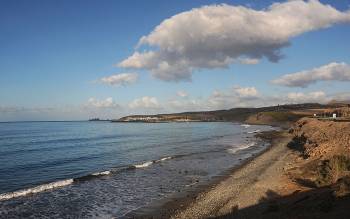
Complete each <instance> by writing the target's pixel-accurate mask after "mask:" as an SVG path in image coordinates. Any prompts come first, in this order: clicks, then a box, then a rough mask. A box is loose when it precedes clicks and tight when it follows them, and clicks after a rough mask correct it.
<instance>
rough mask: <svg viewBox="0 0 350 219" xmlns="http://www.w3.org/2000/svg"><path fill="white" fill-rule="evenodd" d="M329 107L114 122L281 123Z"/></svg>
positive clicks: (185, 114)
mask: <svg viewBox="0 0 350 219" xmlns="http://www.w3.org/2000/svg"><path fill="white" fill-rule="evenodd" d="M328 108H330V106H328V105H322V104H318V103H304V104H289V105H278V106H270V107H260V108H232V109H229V110H216V111H200V112H183V113H172V114H157V115H130V116H126V117H122V118H120V119H117V120H113V121H114V122H186V121H205V122H208V121H209V122H210V121H235V122H248V123H253V124H272V125H281V124H285V122H295V121H297V120H298V119H300V118H302V117H304V116H310V115H313V114H314V113H317V112H323V111H324V110H325V109H328Z"/></svg>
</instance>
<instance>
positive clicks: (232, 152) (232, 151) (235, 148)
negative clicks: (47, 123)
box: [227, 142, 256, 154]
mask: <svg viewBox="0 0 350 219" xmlns="http://www.w3.org/2000/svg"><path fill="white" fill-rule="evenodd" d="M254 145H256V142H250V143H247V144H241V145H239V146H238V147H234V148H230V149H227V151H228V152H229V153H231V154H234V153H236V152H237V151H240V150H243V149H247V148H250V147H253V146H254Z"/></svg>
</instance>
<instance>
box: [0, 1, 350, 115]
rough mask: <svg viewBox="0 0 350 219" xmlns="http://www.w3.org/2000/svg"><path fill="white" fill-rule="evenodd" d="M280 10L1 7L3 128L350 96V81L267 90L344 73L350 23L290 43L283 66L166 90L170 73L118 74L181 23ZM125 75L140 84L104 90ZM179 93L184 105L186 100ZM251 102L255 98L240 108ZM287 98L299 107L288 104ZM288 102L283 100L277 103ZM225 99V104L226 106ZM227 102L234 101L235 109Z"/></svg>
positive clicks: (157, 4)
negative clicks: (185, 15) (152, 38)
mask: <svg viewBox="0 0 350 219" xmlns="http://www.w3.org/2000/svg"><path fill="white" fill-rule="evenodd" d="M275 2H276V1H243V0H241V1H187V0H180V1H171V2H169V1H153V0H150V1H108V0H105V1H68V0H67V1H65V0H62V1H25V0H22V1H16V0H14V1H12V0H11V1H10V0H9V1H4V0H1V1H0V31H1V34H0V48H1V49H0V76H1V80H0V121H8V120H66V119H86V118H89V117H93V116H98V117H101V118H115V117H119V116H123V115H127V114H129V113H158V112H177V111H186V110H199V109H206V108H207V109H219V108H233V107H236V106H260V105H263V104H264V103H265V104H267V105H269V104H274V103H277V102H278V103H280V102H281V103H284V102H286V103H287V102H303V101H308V100H313V101H314V99H312V98H311V99H310V98H309V97H308V96H307V95H308V94H310V93H312V92H324V94H322V95H316V96H317V97H319V98H320V102H322V101H327V100H329V99H332V98H337V97H338V96H337V95H340V94H342V95H343V96H344V95H345V94H344V93H347V92H350V86H349V81H347V80H337V79H333V80H322V79H319V80H318V81H316V82H315V83H311V84H309V85H308V86H307V87H300V86H294V85H293V86H283V85H281V84H273V83H271V81H272V80H275V79H277V78H280V77H282V76H283V75H285V74H291V73H297V72H300V71H306V70H311V69H314V68H318V67H322V66H325V65H327V64H329V63H332V62H336V63H343V64H345V65H346V66H345V67H344V69H345V70H344V71H347V69H348V68H347V67H348V66H347V64H348V63H350V44H349V43H348V39H350V25H349V24H350V22H349V21H350V19H349V20H346V19H345V21H343V20H342V21H340V22H334V23H332V24H331V25H328V26H327V28H326V27H321V28H315V30H312V31H311V30H310V31H309V30H305V31H304V32H302V33H300V34H297V35H296V36H294V35H293V36H291V37H289V38H288V40H287V42H288V43H289V46H281V48H280V51H281V53H282V54H283V58H281V59H280V60H279V61H278V62H277V63H274V62H271V61H269V60H268V59H267V58H266V57H265V56H263V57H262V58H261V59H260V58H259V63H257V64H254V65H251V64H249V65H247V64H241V63H238V62H235V61H233V62H232V63H230V64H229V65H228V66H224V67H218V68H212V67H202V66H200V67H198V66H197V65H195V64H193V65H195V66H194V70H193V71H192V70H191V72H190V73H188V72H187V73H184V74H185V76H184V78H183V77H182V78H180V79H176V80H170V81H169V80H164V79H162V77H163V75H164V74H166V73H164V72H162V73H161V75H162V76H160V77H158V76H155V74H152V71H153V70H152V69H150V68H148V67H142V68H136V69H135V68H129V67H126V68H125V67H120V66H119V67H118V66H117V64H118V63H121V62H122V61H123V60H125V59H127V58H128V57H130V56H131V55H132V54H133V53H134V52H135V51H140V52H143V51H144V50H151V51H152V50H154V51H157V50H158V49H157V48H155V49H154V48H153V46H154V45H146V46H145V47H142V48H140V49H135V47H136V45H137V44H138V41H139V40H140V38H141V37H142V36H147V35H148V34H150V33H151V32H152V31H153V30H154V29H155V27H156V26H158V25H159V24H161V23H162V22H163V21H164V20H165V19H167V18H170V17H172V16H174V15H176V14H179V13H181V12H188V11H190V10H191V9H193V8H200V7H202V6H205V5H214V4H222V3H226V4H227V5H226V6H229V7H231V6H233V7H235V6H242V7H245V8H249V9H250V10H254V11H261V10H268V9H267V8H268V7H269V6H270V5H271V4H272V3H275ZM320 2H321V3H320V4H322V5H326V4H330V5H331V6H332V7H334V8H335V9H336V10H338V12H340V13H347V12H345V11H347V10H349V5H350V1H340V0H339V1H320ZM282 3H284V1H283V2H282ZM315 13H316V12H315ZM295 16H298V15H297V12H295ZM193 19H196V18H193ZM317 19H321V18H317ZM189 22H191V21H189ZM194 27H195V26H194ZM246 28H254V26H249V25H248V26H247V27H246ZM276 28H277V27H276ZM194 29H195V28H194ZM186 31H187V32H191V31H192V30H184V32H186ZM218 34H220V33H218ZM234 34H237V35H239V34H240V33H232V35H234ZM157 39H158V38H157ZM165 40H167V39H165ZM175 46H178V45H175ZM232 49H235V48H232ZM249 51H250V50H249ZM162 54H163V53H162ZM249 54H250V53H249ZM244 55H246V53H245V54H244ZM248 56H249V55H248ZM244 57H245V56H244ZM190 58H191V57H190ZM201 58H202V57H201ZM235 58H236V57H235ZM248 58H252V57H248ZM173 67H174V66H173ZM192 67H193V66H192ZM191 69H192V68H191ZM121 73H135V74H137V75H138V79H137V80H136V81H135V82H133V83H130V84H126V85H119V86H118V85H110V84H106V83H101V82H100V81H99V80H100V79H101V78H103V77H108V76H111V75H117V74H121ZM173 73H174V72H171V73H169V74H173ZM310 74H311V73H310ZM313 74H314V73H313ZM344 74H345V76H346V75H347V74H348V72H345V73H344ZM188 75H190V77H191V79H189V78H188V77H189V76H188ZM345 78H346V77H345ZM189 80H191V81H189ZM248 88H254V90H253V89H248ZM179 91H181V92H182V93H184V94H186V95H183V96H182V97H180V96H179V95H177V93H179ZM235 92H236V93H235ZM242 92H243V93H242ZM247 92H248V93H249V92H250V93H249V94H248V97H249V98H244V97H245V95H247V94H246V93H247ZM219 94H220V95H219ZM288 94H294V96H297V97H298V98H299V97H300V98H299V99H297V98H291V99H290V98H289V99H288V97H287V96H288ZM295 94H297V95H295ZM283 95H285V96H286V97H285V98H281V100H275V99H276V98H277V97H278V98H279V97H280V96H283ZM303 95H304V96H303ZM213 96H215V97H216V96H220V100H218V99H215V100H213V99H211V98H213ZM343 96H342V98H343ZM143 97H147V98H143ZM239 97H240V98H241V99H239ZM242 97H243V98H242ZM290 97H293V95H290ZM345 97H348V96H347V95H345ZM349 97H350V96H349ZM108 98H109V99H108ZM225 98H227V99H228V100H227V101H226V100H222V99H225ZM230 98H235V101H231V102H230V100H229V99H230ZM254 98H256V99H254ZM339 98H340V97H339ZM272 99H274V101H275V102H274V101H272ZM349 99H350V98H349ZM276 101H277V102H276ZM208 102H210V103H212V105H210V104H209V103H208ZM213 102H215V104H216V105H215V104H214V103H213Z"/></svg>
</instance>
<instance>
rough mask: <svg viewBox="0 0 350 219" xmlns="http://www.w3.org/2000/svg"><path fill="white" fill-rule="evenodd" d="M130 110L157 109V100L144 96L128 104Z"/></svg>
mask: <svg viewBox="0 0 350 219" xmlns="http://www.w3.org/2000/svg"><path fill="white" fill-rule="evenodd" d="M129 107H130V108H131V109H159V108H160V105H159V103H158V100H157V98H155V97H149V96H144V97H141V98H138V99H135V100H133V101H132V102H130V103H129Z"/></svg>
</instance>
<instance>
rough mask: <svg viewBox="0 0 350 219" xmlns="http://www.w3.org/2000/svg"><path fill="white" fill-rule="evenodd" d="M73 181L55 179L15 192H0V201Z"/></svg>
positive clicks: (61, 185)
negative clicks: (54, 180) (55, 180)
mask: <svg viewBox="0 0 350 219" xmlns="http://www.w3.org/2000/svg"><path fill="white" fill-rule="evenodd" d="M73 182H74V180H73V179H67V180H61V181H57V182H52V183H47V184H43V185H40V186H36V187H33V188H29V189H22V190H18V191H15V192H8V193H4V194H0V201H4V200H8V199H12V198H16V197H20V196H26V195H29V194H34V193H39V192H43V191H46V190H49V189H53V188H58V187H63V186H67V185H70V184H72V183H73Z"/></svg>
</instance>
